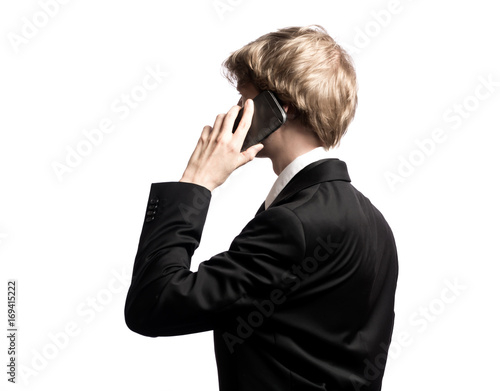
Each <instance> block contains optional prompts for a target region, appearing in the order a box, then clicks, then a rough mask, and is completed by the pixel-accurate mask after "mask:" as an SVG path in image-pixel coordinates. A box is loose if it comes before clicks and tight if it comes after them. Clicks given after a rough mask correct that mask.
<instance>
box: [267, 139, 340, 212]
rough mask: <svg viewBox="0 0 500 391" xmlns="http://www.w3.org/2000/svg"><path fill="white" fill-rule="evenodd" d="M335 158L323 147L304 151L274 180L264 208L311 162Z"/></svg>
mask: <svg viewBox="0 0 500 391" xmlns="http://www.w3.org/2000/svg"><path fill="white" fill-rule="evenodd" d="M328 158H333V156H332V153H331V151H327V150H325V148H323V147H318V148H314V149H312V150H310V151H309V152H306V153H304V154H303V155H300V156H298V157H297V158H295V159H294V160H293V161H292V162H291V163H290V164H288V166H286V167H285V169H284V170H283V171H281V174H279V175H278V178H277V179H276V181H275V182H274V185H273V187H272V188H271V191H270V192H269V194H268V195H267V198H266V201H265V203H264V208H265V209H267V208H268V207H269V205H271V204H272V202H273V201H274V200H275V199H276V197H277V196H278V194H279V193H280V192H281V190H283V188H284V187H285V186H286V185H287V184H288V182H290V180H291V179H292V178H293V177H294V176H295V175H296V174H297V173H298V172H299V171H300V170H302V169H303V168H304V167H306V166H308V165H309V164H311V163H314V162H317V161H318V160H321V159H328Z"/></svg>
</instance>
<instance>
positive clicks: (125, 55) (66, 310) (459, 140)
mask: <svg viewBox="0 0 500 391" xmlns="http://www.w3.org/2000/svg"><path fill="white" fill-rule="evenodd" d="M61 2H62V1H61ZM46 3H47V4H48V3H52V4H53V2H50V1H49V0H42V1H16V2H2V4H1V6H0V25H1V27H2V31H3V37H4V38H3V40H2V42H1V44H0V53H1V54H0V55H1V61H0V71H1V72H0V83H1V84H0V86H1V87H0V99H1V115H0V127H1V141H0V159H1V160H0V163H1V165H0V170H1V171H0V173H1V203H0V216H1V219H0V241H1V243H0V257H1V280H2V285H4V287H3V288H2V291H3V292H6V286H7V279H9V278H13V279H17V281H18V327H19V332H18V364H20V368H19V372H18V377H17V380H18V384H17V385H16V386H17V387H19V388H23V389H30V390H31V389H36V390H68V389H72V390H88V389H90V388H92V389H97V390H106V389H124V388H127V389H146V390H199V389H202V390H216V389H217V376H216V366H215V359H214V355H213V346H212V334H211V333H201V334H197V335H189V336H182V337H173V338H156V339H152V338H146V337H142V336H140V335H137V334H134V333H132V332H131V331H130V330H128V329H127V327H126V325H125V323H124V318H123V307H124V301H125V296H126V291H127V289H128V283H129V281H130V272H131V268H132V264H133V260H134V256H135V251H136V249H137V244H138V240H139V234H140V231H141V228H142V222H143V218H144V211H145V208H146V203H147V197H148V194H149V188H150V184H151V183H152V182H163V181H177V180H178V179H179V178H180V176H181V174H182V172H183V170H184V168H185V166H186V163H187V161H188V159H189V157H190V155H191V152H192V150H193V149H194V146H195V144H196V141H197V139H198V137H199V134H200V133H201V130H202V128H203V126H204V125H207V124H212V123H213V121H214V119H215V116H216V115H217V114H218V113H221V112H226V111H227V110H228V109H229V108H230V107H231V105H233V104H235V103H236V100H237V94H236V92H235V90H234V89H233V88H232V87H231V86H230V85H229V84H228V83H227V81H226V80H225V79H224V78H223V77H222V76H221V75H220V64H221V62H222V61H223V60H224V59H225V58H226V57H227V55H229V54H230V52H231V51H233V50H236V49H238V48H239V47H241V46H242V45H244V44H245V43H247V42H249V41H250V40H253V39H255V38H257V37H258V36H260V35H262V34H265V33H267V32H270V31H274V30H276V29H277V28H280V27H287V26H292V25H307V24H320V25H322V26H324V27H325V28H326V29H327V30H328V32H329V33H330V34H331V35H332V36H333V37H334V38H336V39H337V40H338V42H339V43H341V44H342V45H345V46H346V47H347V48H348V49H349V51H350V52H351V53H352V55H353V58H354V61H355V64H356V69H357V73H358V78H359V86H360V89H359V106H358V111H357V114H356V118H355V120H354V122H353V123H352V125H351V127H350V129H349V132H348V134H347V135H346V137H345V138H344V139H343V141H342V143H341V145H340V147H339V148H337V149H335V150H334V151H333V152H332V156H336V157H339V158H340V159H342V160H344V161H345V162H346V163H347V165H348V168H349V173H350V175H351V179H352V183H353V185H354V186H355V187H356V188H358V189H359V190H360V191H362V192H363V193H364V194H365V195H366V196H367V197H369V198H370V199H371V200H372V202H373V203H374V204H375V205H376V206H377V207H378V208H379V209H380V210H381V211H382V212H383V214H384V215H385V217H386V218H387V220H388V221H389V223H390V224H391V226H392V228H393V231H394V233H395V236H396V240H397V244H398V250H399V257H400V276H399V281H398V291H397V303H396V314H397V316H396V325H395V331H394V336H393V341H395V342H394V343H393V348H392V349H391V351H390V359H389V363H388V365H387V371H386V375H385V378H384V389H385V390H386V391H391V390H397V391H399V390H405V391H411V390H422V389H426V390H470V389H476V390H477V389H497V388H498V376H497V374H498V364H499V363H500V362H499V360H498V356H497V352H498V350H499V348H500V338H499V334H498V330H499V326H500V324H499V323H500V322H499V320H500V316H499V311H498V299H499V296H500V295H499V293H498V289H497V284H498V272H499V267H498V262H499V251H498V236H499V235H498V234H499V229H498V220H499V217H500V213H499V208H498V198H499V195H500V194H499V187H498V168H499V164H498V158H497V149H498V142H499V140H500V137H499V132H500V118H499V110H498V109H499V103H500V52H499V50H498V48H499V46H500V45H499V39H498V37H500V27H499V23H498V12H497V11H496V8H495V2H494V1H491V0H475V1H451V0H440V1H430V0H420V1H417V0H413V1H410V0H401V1H395V2H389V1H370V2H368V1H346V0H345V1H308V2H304V1H290V0H288V1H273V2H270V1H262V0H260V1H250V0H232V1H230V0H222V1H220V2H218V3H219V5H220V4H226V8H225V9H223V8H219V9H216V7H215V6H214V2H213V1H212V0H206V1H202V0H197V1H176V2H167V1H158V0H156V1H155V0H142V1H118V0H113V1H111V0H108V1H96V0H86V1H76V0H74V1H66V4H59V3H56V4H59V6H58V7H55V6H54V5H52V6H51V7H49V8H47V7H45V8H46V9H49V11H47V10H46V11H44V10H43V9H44V8H43V7H42V5H43V4H46ZM231 4H232V5H231ZM49 13H50V14H51V15H49ZM31 23H36V24H35V25H34V28H33V27H31V29H30V27H29V25H30V24H31ZM37 25H38V27H37ZM23 34H24V36H23ZM148 69H159V70H160V71H161V72H164V73H168V75H167V76H162V80H161V82H159V83H158V84H157V85H156V87H157V88H155V89H153V90H151V91H149V92H147V95H146V96H144V97H142V96H141V99H142V98H144V99H143V100H142V101H140V102H138V103H137V107H135V108H134V109H132V110H130V112H129V113H128V114H129V115H128V116H127V118H122V117H123V116H124V112H117V108H118V107H123V106H122V105H123V103H121V102H120V99H121V96H122V94H130V92H131V91H135V92H136V94H137V93H138V92H137V91H139V89H138V88H139V87H138V86H141V84H142V81H143V79H144V77H145V76H146V75H147V72H148V71H147V70H148ZM488 79H490V80H491V82H493V85H494V86H493V87H490V89H491V91H490V92H488V89H486V88H485V87H482V86H481V80H488ZM495 83H496V84H495ZM476 94H479V97H478V96H476ZM136 96H139V95H136ZM117 100H118V101H117ZM459 113H461V114H459ZM105 118H109V119H110V120H111V121H112V122H113V124H114V128H113V131H112V132H109V133H107V134H104V135H103V137H102V140H101V142H100V143H99V144H96V145H93V146H91V149H90V150H87V152H88V154H87V155H86V156H84V157H83V158H81V160H80V161H79V162H78V163H75V162H73V166H74V167H72V168H69V169H68V172H65V173H64V174H63V175H62V176H61V175H59V177H58V175H57V174H56V171H55V170H54V165H57V164H61V165H63V164H66V159H67V155H68V153H69V152H68V151H69V150H70V149H76V148H77V146H78V145H80V147H82V145H83V144H84V143H83V144H82V142H83V140H86V138H85V136H84V133H83V132H84V130H90V129H95V128H96V127H98V126H99V123H100V121H101V120H103V119H105ZM438 128H439V129H441V137H440V139H439V140H440V142H433V143H434V146H433V147H432V146H431V145H430V144H429V143H428V142H427V144H426V145H427V154H426V155H425V154H424V152H419V151H420V150H419V147H418V145H417V142H416V141H420V142H423V140H425V139H429V138H431V137H432V135H433V134H436V132H440V131H439V130H436V129H438ZM68 148H69V149H68ZM402 159H403V160H406V161H409V160H410V159H412V161H413V163H409V164H412V167H413V168H412V167H409V166H408V163H406V167H405V168H403V167H402V164H403V163H401V161H402ZM398 170H399V171H401V170H403V171H401V172H402V173H403V174H404V175H403V176H400V177H399V179H400V181H399V182H397V183H395V184H394V183H393V184H392V185H391V184H390V183H389V181H388V179H387V176H388V175H401V172H400V173H398ZM388 173H392V174H388ZM274 180H275V174H274V173H273V172H272V169H271V164H270V162H269V161H264V160H256V161H253V162H252V163H250V164H248V165H247V166H245V167H242V168H241V169H239V170H237V171H236V172H235V173H234V175H233V176H232V177H230V179H229V180H228V181H227V183H226V184H224V185H223V186H222V187H221V188H220V189H219V190H216V191H215V192H214V195H213V198H212V203H211V205H210V211H209V216H208V219H207V223H206V226H205V230H204V233H203V238H202V244H201V246H200V248H199V249H198V251H197V252H196V254H195V257H194V260H193V265H192V268H193V270H196V268H197V265H198V264H199V262H201V261H203V260H205V259H208V258H210V257H211V256H212V255H214V254H216V253H217V252H220V251H224V250H225V249H226V248H227V247H228V246H229V244H230V242H231V240H232V238H234V236H235V235H237V234H238V233H239V232H240V230H241V229H242V228H243V226H244V225H245V224H246V222H248V221H249V220H250V219H251V218H252V216H253V215H254V214H255V212H256V210H257V209H258V207H259V205H260V204H261V202H262V201H263V200H264V198H265V197H266V195H267V193H268V191H269V189H270V187H271V185H272V183H273V181H274ZM117 276H118V277H117ZM449 285H455V288H454V290H449V288H447V286H449ZM443 293H444V295H445V296H442V294H443ZM2 297H4V299H3V301H4V303H3V304H1V307H2V310H1V311H2V313H3V315H2V319H6V312H7V303H6V302H7V300H6V295H2ZM443 298H444V300H445V301H443ZM92 301H94V303H95V304H94V307H92ZM424 311H427V313H428V315H424ZM426 316H427V317H426ZM6 328H7V325H6V322H4V323H2V330H3V331H2V335H3V334H4V333H5V334H7V331H6ZM63 333H64V334H63ZM2 339H4V340H5V339H6V338H5V336H4V337H3V338H2ZM55 341H57V343H56V342H55ZM57 345H59V346H57ZM3 346H4V345H3V344H2V350H1V354H0V357H1V359H0V363H1V364H2V365H1V367H2V368H4V370H2V375H1V380H0V381H1V382H3V383H4V385H2V387H1V388H2V389H4V386H5V383H6V382H7V381H6V379H7V374H6V373H5V372H6V370H5V368H6V366H5V365H6V364H7V358H8V356H7V346H6V345H5V347H3ZM9 386H10V384H9ZM16 386H13V387H16Z"/></svg>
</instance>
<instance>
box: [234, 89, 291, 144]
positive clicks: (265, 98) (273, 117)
mask: <svg viewBox="0 0 500 391" xmlns="http://www.w3.org/2000/svg"><path fill="white" fill-rule="evenodd" d="M253 103H254V112H253V117H252V123H251V125H250V129H248V133H247V135H246V137H245V140H244V141H243V146H242V147H241V151H242V152H243V151H245V150H246V149H248V148H249V147H251V146H252V145H255V144H258V143H260V142H261V141H262V140H264V139H265V138H266V137H267V136H269V135H270V134H271V133H272V132H274V131H275V130H277V129H278V128H279V127H280V126H281V125H283V124H284V123H285V121H286V112H285V110H283V107H281V104H280V103H279V102H278V99H277V98H276V96H274V94H273V93H272V92H271V91H262V92H261V93H260V94H259V95H257V96H256V97H255V98H254V99H253ZM242 116H243V109H241V110H240V112H239V113H238V116H237V117H236V120H235V121H234V127H233V133H234V132H235V131H236V128H237V127H238V125H239V123H240V120H241V117H242Z"/></svg>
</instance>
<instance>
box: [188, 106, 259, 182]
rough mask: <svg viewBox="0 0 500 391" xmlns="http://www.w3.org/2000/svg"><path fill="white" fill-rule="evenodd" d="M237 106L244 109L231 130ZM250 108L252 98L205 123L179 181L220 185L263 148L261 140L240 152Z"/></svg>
mask: <svg viewBox="0 0 500 391" xmlns="http://www.w3.org/2000/svg"><path fill="white" fill-rule="evenodd" d="M239 110H244V111H243V116H242V118H241V121H240V123H239V125H238V128H237V129H236V131H235V132H234V133H233V132H232V131H233V125H234V121H235V119H236V116H237V115H238V112H239ZM253 110H254V106H253V100H251V99H247V100H246V102H245V107H244V108H243V109H241V107H240V106H233V107H232V108H231V109H230V110H229V111H228V112H227V114H219V115H218V116H217V118H216V120H215V123H214V126H213V128H212V127H211V126H205V127H204V128H203V132H202V133H201V137H200V139H199V140H198V144H197V145H196V148H195V150H194V152H193V154H192V155H191V158H190V159H189V162H188V165H187V167H186V170H185V171H184V174H183V175H182V178H181V180H180V182H189V183H195V184H197V185H201V186H204V187H206V188H207V189H209V190H210V191H212V190H214V189H215V188H216V187H217V186H220V185H222V184H223V183H224V182H225V181H226V179H227V178H228V177H229V175H231V173H232V172H233V171H234V170H236V169H237V168H238V167H241V166H242V165H244V164H246V163H248V162H249V161H251V160H253V158H254V157H255V155H257V153H258V152H259V151H260V150H261V149H262V148H264V145H263V144H256V145H253V146H251V147H250V148H248V149H247V150H246V151H244V152H240V150H241V146H242V145H243V140H245V136H246V134H247V132H248V129H249V128H250V124H251V122H252V116H253Z"/></svg>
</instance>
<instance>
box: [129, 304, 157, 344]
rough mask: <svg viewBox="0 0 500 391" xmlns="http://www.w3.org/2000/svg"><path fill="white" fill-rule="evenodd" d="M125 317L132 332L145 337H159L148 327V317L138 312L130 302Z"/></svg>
mask: <svg viewBox="0 0 500 391" xmlns="http://www.w3.org/2000/svg"><path fill="white" fill-rule="evenodd" d="M124 315H125V324H126V325H127V327H128V328H129V329H130V330H131V331H133V332H134V333H137V334H140V335H143V336H145V337H157V335H155V333H153V332H152V331H153V330H152V329H151V327H149V326H148V322H147V321H146V315H145V314H144V313H141V312H140V311H137V310H136V309H135V308H134V306H133V305H130V303H128V302H127V303H126V305H125V311H124Z"/></svg>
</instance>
